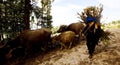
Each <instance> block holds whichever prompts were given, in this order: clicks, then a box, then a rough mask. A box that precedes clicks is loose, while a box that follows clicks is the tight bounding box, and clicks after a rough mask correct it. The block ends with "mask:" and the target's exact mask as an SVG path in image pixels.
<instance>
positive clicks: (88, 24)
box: [82, 16, 97, 35]
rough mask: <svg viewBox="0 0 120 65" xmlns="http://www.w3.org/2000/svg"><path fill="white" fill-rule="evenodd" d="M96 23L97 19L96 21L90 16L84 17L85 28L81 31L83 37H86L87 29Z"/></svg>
mask: <svg viewBox="0 0 120 65" xmlns="http://www.w3.org/2000/svg"><path fill="white" fill-rule="evenodd" d="M96 22H97V19H96V18H95V17H92V16H90V17H86V22H85V24H86V26H85V28H84V29H83V30H82V33H83V34H84V35H86V34H87V31H88V29H89V28H90V27H91V26H92V25H93V24H95V23H96Z"/></svg>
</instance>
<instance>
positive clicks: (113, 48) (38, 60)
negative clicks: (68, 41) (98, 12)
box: [20, 29, 120, 65]
mask: <svg viewBox="0 0 120 65" xmlns="http://www.w3.org/2000/svg"><path fill="white" fill-rule="evenodd" d="M108 31H110V32H111V33H112V34H114V35H111V36H110V39H111V40H110V41H109V44H107V46H105V45H104V44H103V43H102V42H99V44H98V45H97V46H96V49H95V53H94V56H93V58H92V59H89V58H88V56H89V55H88V53H87V47H86V41H81V42H80V43H79V44H78V45H76V46H75V47H73V48H71V49H64V50H60V49H57V50H54V51H51V52H48V53H47V54H44V55H36V56H35V57H32V58H30V59H27V60H25V61H24V63H22V64H20V65H120V29H109V30H108Z"/></svg>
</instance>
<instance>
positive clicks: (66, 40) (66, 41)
mask: <svg viewBox="0 0 120 65" xmlns="http://www.w3.org/2000/svg"><path fill="white" fill-rule="evenodd" d="M74 39H75V33H74V32H73V31H65V32H62V33H61V34H59V35H58V36H55V37H54V38H53V42H55V41H57V42H58V41H59V43H60V45H61V49H63V47H64V48H67V47H69V48H71V45H72V43H74Z"/></svg>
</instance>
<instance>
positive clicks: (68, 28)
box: [57, 22, 84, 41]
mask: <svg viewBox="0 0 120 65" xmlns="http://www.w3.org/2000/svg"><path fill="white" fill-rule="evenodd" d="M83 28H84V24H83V23H80V22H77V23H71V24H70V25H68V26H67V25H62V26H60V28H59V30H58V31H57V32H64V31H73V32H75V34H76V35H77V37H78V39H77V41H79V38H80V36H81V31H82V29H83Z"/></svg>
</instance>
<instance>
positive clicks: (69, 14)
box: [51, 4, 83, 26]
mask: <svg viewBox="0 0 120 65" xmlns="http://www.w3.org/2000/svg"><path fill="white" fill-rule="evenodd" d="M82 8H83V7H82V6H80V5H76V4H67V5H65V6H61V5H56V6H55V5H54V6H52V12H51V13H52V16H53V25H54V26H59V25H62V24H67V25H68V24H70V23H72V22H78V18H77V12H80V11H81V10H82Z"/></svg>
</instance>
